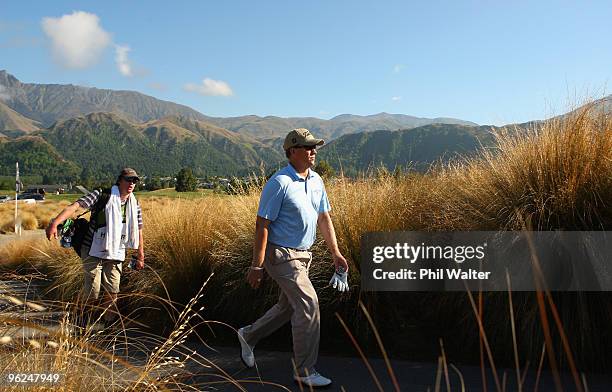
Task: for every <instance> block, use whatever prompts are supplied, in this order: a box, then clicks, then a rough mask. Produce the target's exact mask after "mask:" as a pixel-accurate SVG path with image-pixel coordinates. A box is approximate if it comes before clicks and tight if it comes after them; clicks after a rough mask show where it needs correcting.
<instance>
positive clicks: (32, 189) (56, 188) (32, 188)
mask: <svg viewBox="0 0 612 392" xmlns="http://www.w3.org/2000/svg"><path fill="white" fill-rule="evenodd" d="M65 189H66V185H62V184H58V185H29V186H28V188H27V189H26V190H25V193H39V194H45V193H64V191H65Z"/></svg>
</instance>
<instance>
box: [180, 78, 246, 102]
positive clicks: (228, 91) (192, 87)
mask: <svg viewBox="0 0 612 392" xmlns="http://www.w3.org/2000/svg"><path fill="white" fill-rule="evenodd" d="M183 89H184V90H185V91H191V92H194V93H198V94H201V95H209V96H219V95H220V96H224V97H229V96H232V95H234V92H233V91H232V88H231V87H230V86H229V84H227V83H226V82H224V81H222V80H213V79H210V78H206V79H204V80H202V84H195V83H187V84H185V85H184V86H183Z"/></svg>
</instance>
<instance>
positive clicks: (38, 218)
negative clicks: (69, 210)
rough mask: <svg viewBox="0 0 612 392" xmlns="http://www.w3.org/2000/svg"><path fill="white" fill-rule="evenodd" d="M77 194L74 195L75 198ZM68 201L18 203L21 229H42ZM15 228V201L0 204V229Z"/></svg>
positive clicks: (11, 230) (9, 229)
mask: <svg viewBox="0 0 612 392" xmlns="http://www.w3.org/2000/svg"><path fill="white" fill-rule="evenodd" d="M77 196H78V195H75V198H77ZM68 204H70V203H69V202H67V201H65V200H60V201H51V200H45V201H44V202H38V203H27V204H26V203H19V209H18V211H19V217H20V218H21V222H22V223H21V228H22V229H23V230H34V229H44V228H46V227H47V226H48V225H49V221H51V219H53V218H54V217H55V216H57V214H58V213H59V212H60V211H61V210H62V209H63V208H64V207H66V206H67V205H68ZM14 230H15V203H14V202H7V203H2V204H0V231H2V232H4V233H7V232H13V231H14Z"/></svg>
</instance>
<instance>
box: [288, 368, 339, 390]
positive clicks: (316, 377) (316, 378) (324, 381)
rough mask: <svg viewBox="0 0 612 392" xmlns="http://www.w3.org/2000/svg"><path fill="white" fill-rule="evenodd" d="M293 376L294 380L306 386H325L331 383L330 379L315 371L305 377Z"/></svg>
mask: <svg viewBox="0 0 612 392" xmlns="http://www.w3.org/2000/svg"><path fill="white" fill-rule="evenodd" d="M293 378H294V379H295V381H296V382H298V383H301V384H302V385H306V386H307V387H314V388H316V387H326V386H328V385H331V383H332V380H330V379H329V378H327V377H323V376H322V375H320V374H319V373H318V372H316V371H315V372H313V373H312V374H310V375H308V376H307V377H299V376H294V377H293Z"/></svg>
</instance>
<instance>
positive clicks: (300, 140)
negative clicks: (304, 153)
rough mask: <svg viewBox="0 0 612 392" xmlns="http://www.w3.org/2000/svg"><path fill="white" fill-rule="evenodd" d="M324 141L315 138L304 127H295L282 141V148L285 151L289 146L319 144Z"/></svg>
mask: <svg viewBox="0 0 612 392" xmlns="http://www.w3.org/2000/svg"><path fill="white" fill-rule="evenodd" d="M323 143H325V141H324V140H323V139H317V138H315V137H314V136H313V135H312V133H310V131H309V130H308V129H306V128H297V129H294V130H293V131H291V132H289V134H288V135H287V137H286V138H285V142H284V143H283V149H284V150H285V151H287V150H288V149H290V148H291V147H297V146H320V145H322V144H323Z"/></svg>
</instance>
